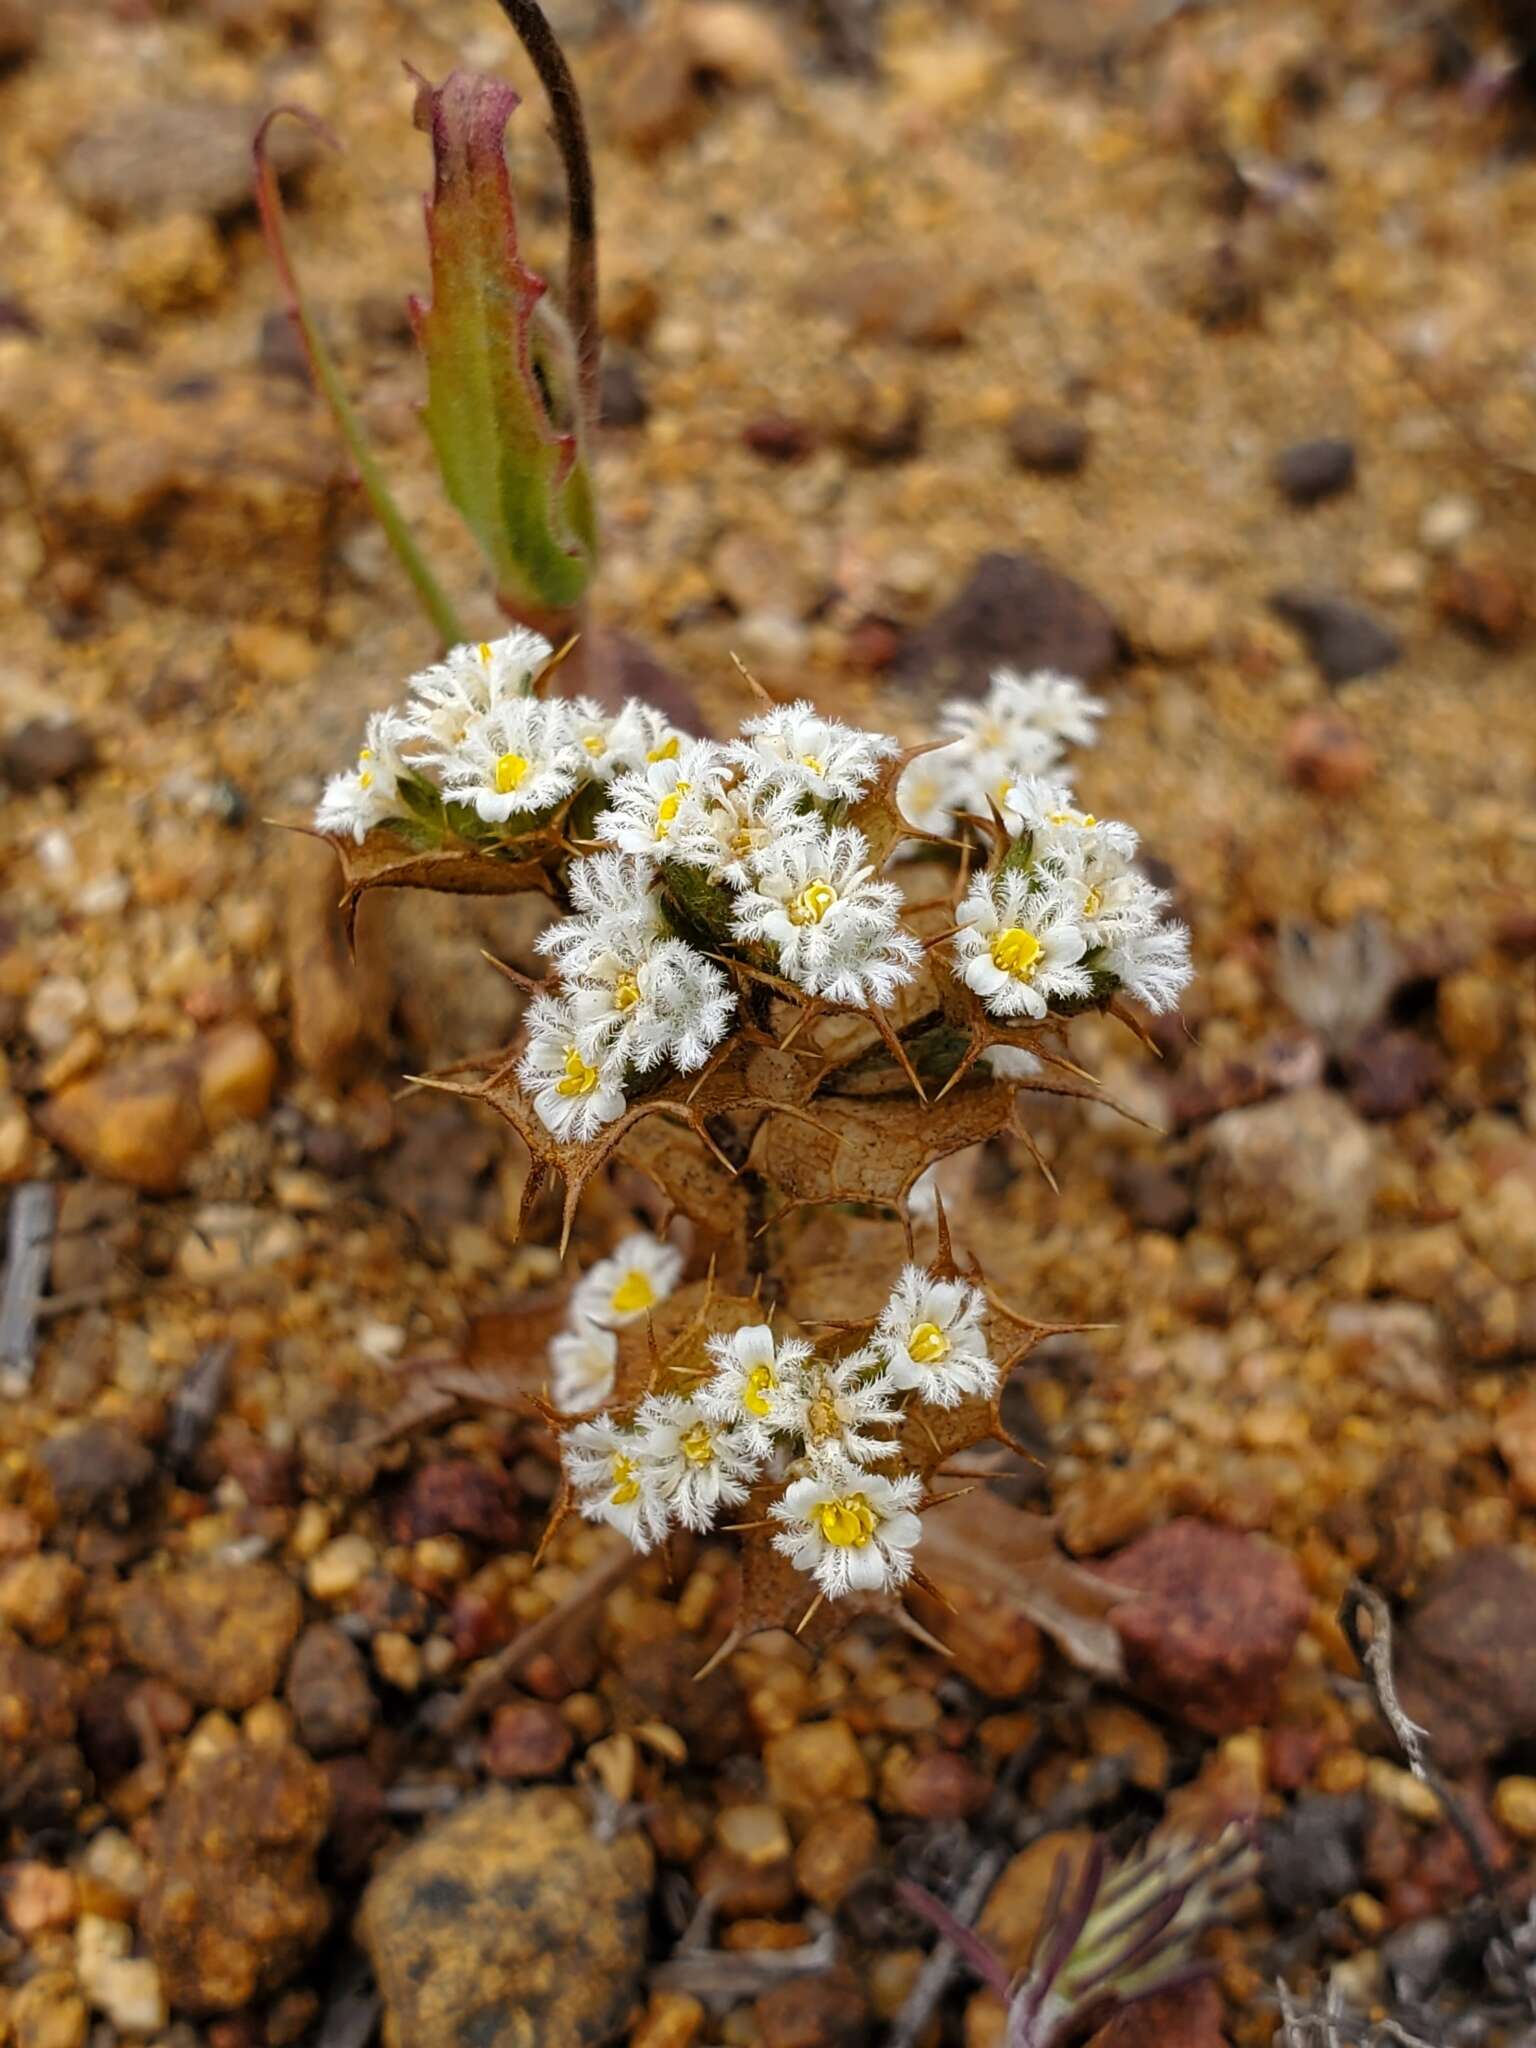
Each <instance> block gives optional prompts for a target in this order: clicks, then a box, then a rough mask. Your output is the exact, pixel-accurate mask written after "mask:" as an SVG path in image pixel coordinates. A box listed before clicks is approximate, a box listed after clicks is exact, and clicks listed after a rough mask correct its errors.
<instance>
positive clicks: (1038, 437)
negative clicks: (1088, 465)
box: [1007, 405, 1089, 476]
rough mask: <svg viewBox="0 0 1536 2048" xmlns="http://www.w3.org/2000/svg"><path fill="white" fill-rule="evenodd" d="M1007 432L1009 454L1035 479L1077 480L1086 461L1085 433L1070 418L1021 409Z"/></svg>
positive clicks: (1036, 408)
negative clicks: (1068, 477)
mask: <svg viewBox="0 0 1536 2048" xmlns="http://www.w3.org/2000/svg"><path fill="white" fill-rule="evenodd" d="M1007 431H1008V452H1009V454H1010V455H1011V456H1012V457H1013V459H1014V461H1015V462H1016V463H1017V464H1018V466H1019V468H1020V469H1027V470H1031V471H1033V472H1034V474H1035V475H1036V476H1076V474H1077V472H1078V471H1079V470H1080V469H1081V468H1082V466H1083V464H1084V463H1085V462H1086V461H1087V460H1088V441H1089V434H1088V429H1087V428H1086V427H1085V426H1084V425H1083V423H1082V421H1081V420H1075V419H1073V418H1072V417H1071V416H1070V414H1067V413H1059V412H1049V411H1047V410H1046V409H1045V408H1044V407H1043V406H1038V405H1021V406H1020V407H1019V409H1018V411H1017V412H1016V413H1015V414H1014V415H1013V417H1012V418H1011V419H1010V420H1009V422H1008V429H1007Z"/></svg>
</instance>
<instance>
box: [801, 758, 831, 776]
mask: <svg viewBox="0 0 1536 2048" xmlns="http://www.w3.org/2000/svg"><path fill="white" fill-rule="evenodd" d="M800 765H801V767H802V768H809V769H810V771H811V773H812V774H813V775H825V774H826V772H827V767H826V763H825V762H824V761H818V760H817V758H816V756H815V755H814V754H802V755H801V756H800Z"/></svg>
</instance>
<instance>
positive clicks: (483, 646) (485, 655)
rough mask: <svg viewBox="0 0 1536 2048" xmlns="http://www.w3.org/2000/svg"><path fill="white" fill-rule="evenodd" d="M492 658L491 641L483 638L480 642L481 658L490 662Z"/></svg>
mask: <svg viewBox="0 0 1536 2048" xmlns="http://www.w3.org/2000/svg"><path fill="white" fill-rule="evenodd" d="M490 658H491V643H490V641H489V640H482V641H481V642H480V659H481V660H482V661H483V662H486V663H489V661H490Z"/></svg>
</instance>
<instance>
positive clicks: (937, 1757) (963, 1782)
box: [880, 1749, 992, 1820]
mask: <svg viewBox="0 0 1536 2048" xmlns="http://www.w3.org/2000/svg"><path fill="white" fill-rule="evenodd" d="M880 1789H881V1799H880V1803H881V1805H882V1806H884V1807H885V1808H887V1810H888V1811H890V1812H894V1813H909V1814H911V1815H913V1817H914V1818H915V1819H917V1820H964V1819H966V1818H967V1816H968V1815H970V1814H973V1813H979V1812H980V1811H981V1809H982V1807H984V1806H985V1805H986V1803H987V1801H988V1799H989V1798H990V1797H991V1794H992V1786H991V1783H990V1781H989V1780H988V1779H987V1778H985V1777H983V1775H982V1774H981V1772H980V1771H978V1770H977V1768H976V1766H975V1765H974V1764H973V1763H971V1762H969V1761H968V1760H967V1759H966V1758H965V1757H963V1756H956V1755H955V1753H954V1752H953V1751H952V1750H944V1749H940V1750H934V1751H933V1752H932V1753H931V1754H930V1755H928V1756H918V1757H907V1758H905V1759H904V1760H903V1761H902V1762H901V1763H900V1765H899V1766H897V1767H895V1768H887V1769H886V1770H885V1771H883V1772H882V1773H881V1788H880Z"/></svg>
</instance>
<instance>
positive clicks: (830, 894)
mask: <svg viewBox="0 0 1536 2048" xmlns="http://www.w3.org/2000/svg"><path fill="white" fill-rule="evenodd" d="M836 901H837V891H836V890H835V889H834V888H833V886H832V884H831V883H830V882H807V883H806V885H805V887H804V888H803V889H802V890H801V891H800V894H799V895H798V896H792V897H791V898H790V902H789V921H790V923H791V924H820V923H821V921H822V919H823V918H824V917H825V916H826V914H827V912H828V911H829V910H830V909H831V908H832V906H833V904H834V903H835V902H836Z"/></svg>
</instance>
